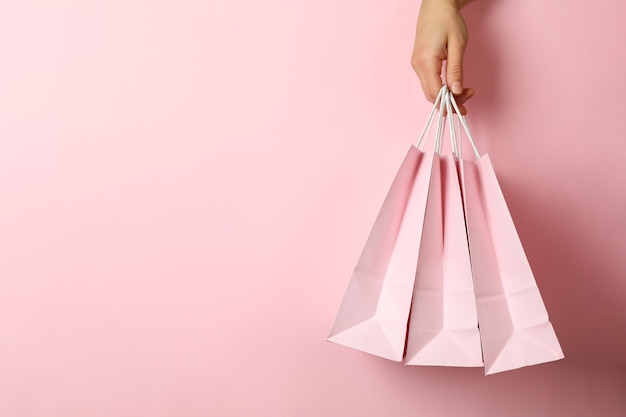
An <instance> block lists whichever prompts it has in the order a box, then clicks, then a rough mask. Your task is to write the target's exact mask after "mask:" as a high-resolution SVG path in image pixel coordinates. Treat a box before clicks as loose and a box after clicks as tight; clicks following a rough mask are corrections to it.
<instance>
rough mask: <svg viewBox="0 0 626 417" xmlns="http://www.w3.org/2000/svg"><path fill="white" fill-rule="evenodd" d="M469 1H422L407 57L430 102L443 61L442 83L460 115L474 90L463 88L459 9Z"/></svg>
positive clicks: (463, 43)
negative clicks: (411, 50) (443, 76)
mask: <svg viewBox="0 0 626 417" xmlns="http://www.w3.org/2000/svg"><path fill="white" fill-rule="evenodd" d="M469 1H471V0H423V1H422V6H421V7H420V12H419V17H418V19H417V29H416V33H415V46H414V47H413V54H412V56H411V65H412V67H413V69H414V70H415V72H416V73H417V76H418V77H419V80H420V83H421V85H422V90H423V91H424V95H425V96H426V99H427V100H428V101H430V102H431V103H432V102H434V101H435V99H436V97H437V93H438V92H439V89H440V88H441V85H442V84H443V83H442V81H441V69H442V65H443V61H446V84H447V85H448V88H449V89H450V91H452V93H453V94H454V95H455V98H456V101H457V103H458V104H459V109H460V110H461V113H462V114H466V113H467V110H466V108H465V106H463V103H465V102H466V101H467V100H469V99H470V98H471V97H472V96H473V95H474V90H472V89H471V88H464V87H463V53H464V52H465V46H466V45H467V38H468V33H467V26H466V25H465V21H464V20H463V16H461V12H460V10H461V7H463V6H464V5H465V4H467V3H469Z"/></svg>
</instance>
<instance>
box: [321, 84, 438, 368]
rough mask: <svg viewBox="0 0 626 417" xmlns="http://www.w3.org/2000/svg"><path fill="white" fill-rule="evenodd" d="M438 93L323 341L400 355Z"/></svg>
mask: <svg viewBox="0 0 626 417" xmlns="http://www.w3.org/2000/svg"><path fill="white" fill-rule="evenodd" d="M442 94H443V89H442V91H441V92H440V94H439V96H438V98H437V101H436V102H435V105H434V106H433V109H432V111H431V113H430V116H429V117H428V121H427V123H426V126H425V127H424V130H423V131H422V135H421V137H420V140H419V141H418V145H417V146H413V145H412V146H411V147H410V148H409V150H408V152H407V154H406V157H405V158H404V161H403V162H402V164H401V165H400V168H399V170H398V172H397V174H396V176H395V178H394V180H393V182H392V184H391V187H390V189H389V191H388V194H387V196H386V198H385V200H384V202H383V205H382V207H381V209H380V211H379V214H378V216H377V218H376V221H375V223H374V225H373V227H372V230H371V232H370V235H369V237H368V239H367V242H366V243H365V247H364V248H363V251H362V253H361V256H360V258H359V260H358V262H357V265H356V267H355V269H354V273H353V274H352V278H351V279H350V282H349V284H348V288H347V289H346V292H345V294H344V298H343V300H342V302H341V305H340V307H339V311H338V312H337V315H336V317H335V321H334V323H333V326H332V329H331V331H330V334H329V336H328V339H327V340H328V341H330V342H334V343H338V344H341V345H344V346H348V347H351V348H354V349H358V350H361V351H363V352H367V353H370V354H373V355H377V356H381V357H383V358H387V359H391V360H394V361H402V359H403V357H404V350H405V343H406V334H407V322H408V318H409V311H410V308H411V299H412V296H413V284H414V282H415V272H416V267H417V256H418V253H419V249H420V244H421V241H422V240H421V236H422V227H423V224H424V214H425V211H426V199H427V197H428V187H429V182H430V175H431V170H432V166H433V152H432V151H428V152H424V151H423V150H422V149H423V145H424V139H425V137H426V135H427V134H428V132H429V130H430V127H431V124H432V121H433V117H434V114H435V111H436V108H437V105H438V104H439V102H440V101H441V96H442Z"/></svg>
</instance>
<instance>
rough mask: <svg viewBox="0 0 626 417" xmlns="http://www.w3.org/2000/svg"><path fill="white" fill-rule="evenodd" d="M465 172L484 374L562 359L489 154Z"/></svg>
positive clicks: (465, 166) (467, 165)
mask: <svg viewBox="0 0 626 417" xmlns="http://www.w3.org/2000/svg"><path fill="white" fill-rule="evenodd" d="M462 170H463V171H462V172H463V175H462V180H463V181H462V183H463V188H464V196H465V211H466V219H467V231H468V237H469V242H470V253H471V261H472V269H473V274H474V285H475V290H476V300H477V309H478V321H479V326H480V335H481V343H482V349H483V357H484V361H485V373H486V374H493V373H496V372H502V371H506V370H511V369H516V368H520V367H523V366H528V365H535V364H539V363H543V362H550V361H555V360H558V359H562V358H563V357H564V356H563V352H562V350H561V347H560V345H559V342H558V339H557V337H556V334H555V332H554V329H553V328H552V324H551V323H550V321H549V319H548V313H547V311H546V308H545V306H544V303H543V300H542V298H541V294H540V293H539V289H538V287H537V284H536V282H535V278H534V276H533V273H532V270H531V268H530V265H529V263H528V260H527V258H526V255H525V253H524V249H523V247H522V244H521V242H520V239H519V236H518V234H517V231H516V229H515V225H514V223H513V220H512V218H511V215H510V213H509V210H508V208H507V205H506V201H505V200H504V196H503V194H502V191H501V189H500V186H499V184H498V180H497V178H496V175H495V172H494V170H493V167H492V165H491V161H490V160H489V156H488V155H485V156H483V157H481V158H480V159H479V160H478V161H476V162H474V161H462Z"/></svg>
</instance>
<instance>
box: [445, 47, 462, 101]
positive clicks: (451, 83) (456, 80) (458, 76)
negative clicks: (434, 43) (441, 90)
mask: <svg viewBox="0 0 626 417" xmlns="http://www.w3.org/2000/svg"><path fill="white" fill-rule="evenodd" d="M465 43H466V42H465V41H464V40H461V39H450V40H449V41H448V59H447V65H446V83H447V84H448V88H449V89H450V91H452V92H453V93H454V94H455V95H458V94H463V91H464V90H463V52H464V51H465Z"/></svg>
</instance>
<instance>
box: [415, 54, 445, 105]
mask: <svg viewBox="0 0 626 417" xmlns="http://www.w3.org/2000/svg"><path fill="white" fill-rule="evenodd" d="M411 65H412V67H413V69H414V70H415V73H416V74H417V77H418V78H419V80H420V84H421V85H422V91H424V95H425V96H426V99H427V100H428V101H430V102H431V103H434V102H435V99H436V98H437V94H438V93H439V89H440V88H441V86H442V84H443V83H442V81H441V75H440V74H441V67H442V65H443V61H442V60H441V59H439V58H437V57H436V56H431V57H428V58H415V57H414V58H412V59H411Z"/></svg>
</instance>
